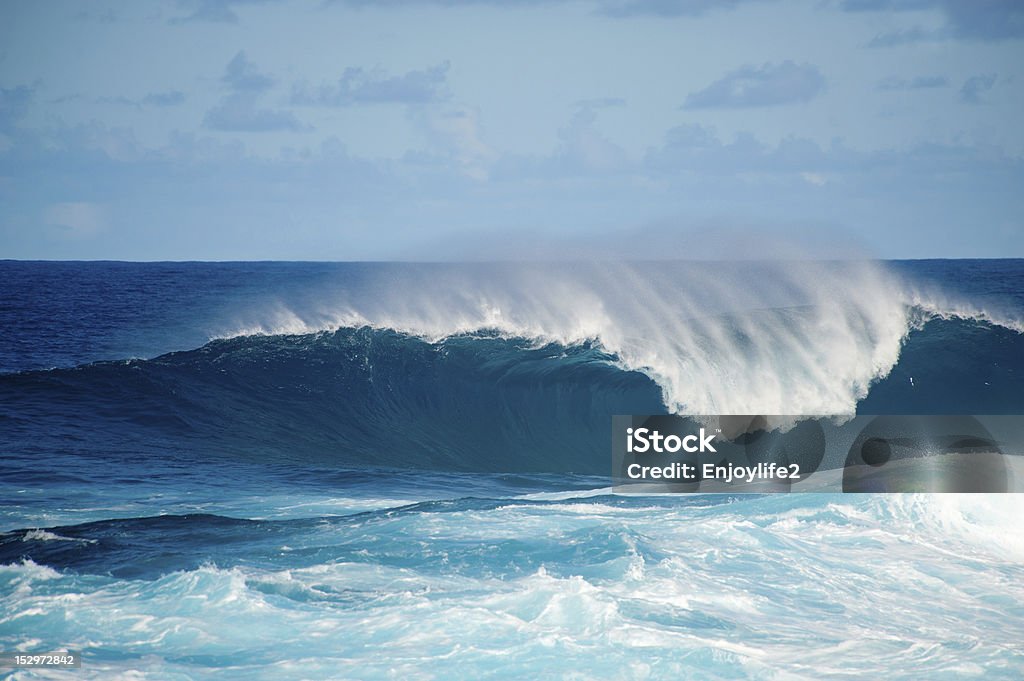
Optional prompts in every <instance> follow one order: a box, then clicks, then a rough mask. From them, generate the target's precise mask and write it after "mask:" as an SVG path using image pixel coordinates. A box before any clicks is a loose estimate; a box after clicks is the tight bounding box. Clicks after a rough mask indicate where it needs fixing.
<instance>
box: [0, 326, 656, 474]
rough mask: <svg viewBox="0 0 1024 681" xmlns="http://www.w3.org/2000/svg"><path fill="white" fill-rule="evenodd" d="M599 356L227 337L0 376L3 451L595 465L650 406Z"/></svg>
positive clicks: (501, 342) (461, 466)
mask: <svg viewBox="0 0 1024 681" xmlns="http://www.w3.org/2000/svg"><path fill="white" fill-rule="evenodd" d="M611 359H612V358H611V357H609V356H608V355H606V354H604V353H602V352H600V351H598V350H596V349H594V348H593V347H590V346H587V345H581V346H576V347H569V348H566V347H562V346H560V345H557V344H547V345H541V346H534V345H532V344H531V343H530V342H528V341H525V340H521V339H519V340H507V339H503V338H499V337H496V336H493V335H490V336H487V335H475V336H456V337H452V338H448V339H445V340H444V341H442V342H439V343H428V342H426V341H424V340H421V339H417V338H413V337H410V336H407V335H404V334H400V333H396V332H394V331H378V330H372V329H369V328H360V329H341V330H339V331H336V332H333V333H321V334H313V335H305V336H274V337H257V336H251V337H241V338H233V339H229V340H219V341H214V342H212V343H209V344H208V345H205V346H203V347H202V348H199V349H198V350H192V351H188V352H176V353H171V354H168V355H164V356H161V357H158V358H156V359H153V360H132V361H128V362H102V363H97V364H91V365H86V366H82V367H78V368H75V369H58V370H52V371H46V372H28V373H23V374H16V375H8V376H3V377H0V403H2V404H4V405H5V407H4V408H3V412H4V421H5V422H6V423H7V427H6V428H5V429H4V432H5V433H6V434H7V437H9V438H11V439H10V440H9V441H8V442H5V443H3V444H4V446H5V447H13V448H19V447H38V446H44V445H42V444H41V443H40V437H43V438H45V439H47V440H48V442H47V443H46V445H45V446H57V447H61V446H67V445H66V444H62V443H74V444H71V445H70V446H72V447H75V448H86V449H92V448H94V449H97V450H100V451H102V450H105V449H112V448H116V447H117V446H119V444H121V443H124V442H125V441H134V446H135V447H138V446H139V444H142V443H145V442H147V441H154V440H156V441H160V442H162V443H164V444H165V445H167V446H171V447H173V446H174V445H177V446H179V447H181V448H183V449H188V450H190V451H193V452H194V451H200V452H206V453H208V454H232V455H237V456H243V457H247V458H256V459H262V460H268V459H269V460H276V461H289V460H291V461H295V460H300V461H307V462H309V461H318V462H325V463H334V464H339V465H344V466H353V465H367V466H397V467H414V468H430V469H440V470H478V471H563V472H571V471H591V472H594V471H597V470H602V471H603V469H604V468H606V467H607V461H606V454H607V451H606V450H607V448H608V442H609V441H610V432H611V431H610V421H609V418H608V417H609V415H610V414H617V413H630V412H632V411H637V410H640V411H643V412H653V413H658V412H660V411H663V410H664V406H663V405H662V404H661V398H660V392H659V389H658V386H657V385H656V384H655V383H654V382H653V381H651V380H650V379H649V378H648V377H646V376H644V375H643V374H641V373H638V372H634V371H623V370H621V369H618V368H616V367H614V366H613V365H612V364H611V362H610V360H611ZM85 433H88V434H89V437H85V436H84V434H85ZM79 436H80V437H79Z"/></svg>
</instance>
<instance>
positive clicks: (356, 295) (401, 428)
mask: <svg viewBox="0 0 1024 681" xmlns="http://www.w3.org/2000/svg"><path fill="white" fill-rule="evenodd" d="M1022 320H1024V261H1022V260H995V261H992V260H986V261H912V262H895V263H857V264H841V263H820V264H808V263H777V264H764V263H762V264H752V263H733V264H721V263H647V264H640V265H633V266H611V265H607V264H599V265H585V264H557V263H555V264H552V263H547V264H541V265H531V266H527V265H513V264H505V265H488V264H471V265H415V264H372V263H370V264H320V263H50V262H44V263H35V262H0V499H2V504H0V524H2V525H3V526H2V527H0V532H3V534H0V565H2V567H0V649H4V650H13V649H28V650H37V651H38V650H47V649H54V648H71V649H77V650H81V651H82V652H83V654H84V660H85V662H84V666H83V669H82V670H80V671H77V672H74V674H75V675H76V678H77V677H81V676H84V677H86V678H111V677H114V676H116V675H118V674H127V673H129V672H133V671H134V672H138V673H139V674H140V675H141V676H142V677H145V678H154V679H167V678H232V679H234V678H237V679H250V678H359V679H362V678H424V679H429V678H442V677H454V678H517V679H518V678H552V679H556V678H557V679H561V678H637V679H648V678H669V677H672V678H708V679H731V678H794V679H796V678H806V679H819V678H847V677H848V676H849V675H853V674H861V675H866V676H869V677H874V678H877V677H884V678H908V679H910V678H913V679H917V678H966V677H974V676H979V675H983V676H984V677H985V678H1006V679H1017V678H1021V676H1022V675H1024V652H1022V650H1021V648H1020V645H1019V642H1020V641H1021V640H1024V530H1022V529H1021V528H1022V526H1021V524H1020V522H1019V519H1020V517H1021V514H1022V513H1024V502H1022V501H1020V499H1019V495H1002V496H985V495H974V496H956V495H934V496H932V495H917V496H912V495H879V496H872V495H851V496H841V495H817V494H808V495H797V494H794V495H780V496H766V497H753V496H740V497H727V496H717V495H704V496H680V497H626V496H619V495H613V494H611V492H610V489H609V484H610V483H609V477H608V476H609V473H610V471H609V458H608V454H609V450H608V443H609V433H610V417H611V415H613V414H630V413H637V414H639V413H660V412H666V411H692V412H696V413H716V412H717V413H753V412H755V411H757V412H759V413H796V414H799V413H840V412H852V411H854V410H856V411H858V412H860V413H873V414H890V413H904V414H907V413H909V414H914V413H930V414H943V413H964V414H971V413H974V414H1021V413H1024V335H1022V333H1021V332H1022V330H1024V324H1022ZM26 677H27V676H26Z"/></svg>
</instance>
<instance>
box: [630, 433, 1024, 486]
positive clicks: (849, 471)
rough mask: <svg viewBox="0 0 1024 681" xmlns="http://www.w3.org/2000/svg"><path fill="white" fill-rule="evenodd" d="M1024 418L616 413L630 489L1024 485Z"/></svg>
mask: <svg viewBox="0 0 1024 681" xmlns="http://www.w3.org/2000/svg"><path fill="white" fill-rule="evenodd" d="M1022 455H1024V416H945V415H943V416H867V415H858V416H736V415H716V416H707V415H701V416H673V415H646V416H616V417H614V419H613V422H612V478H613V484H614V486H615V490H616V491H617V492H626V493H631V492H632V493H637V492H639V493H666V492H669V493H674V492H1024V485H1022V483H1021V482H1018V481H1022V480H1024V456H1022Z"/></svg>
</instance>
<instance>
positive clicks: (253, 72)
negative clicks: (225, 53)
mask: <svg viewBox="0 0 1024 681" xmlns="http://www.w3.org/2000/svg"><path fill="white" fill-rule="evenodd" d="M221 80H222V81H223V82H224V83H226V84H227V86H228V87H229V88H231V89H232V90H234V91H235V92H264V91H265V90H269V89H270V88H271V87H272V86H273V85H274V79H273V78H271V77H270V76H268V75H266V74H263V73H260V71H259V69H257V68H256V65H255V64H253V63H252V62H251V61H249V58H248V57H247V56H246V55H245V52H239V53H237V54H236V55H235V56H234V57H232V58H231V61H229V62H228V65H227V67H226V68H225V69H224V75H223V76H222V77H221Z"/></svg>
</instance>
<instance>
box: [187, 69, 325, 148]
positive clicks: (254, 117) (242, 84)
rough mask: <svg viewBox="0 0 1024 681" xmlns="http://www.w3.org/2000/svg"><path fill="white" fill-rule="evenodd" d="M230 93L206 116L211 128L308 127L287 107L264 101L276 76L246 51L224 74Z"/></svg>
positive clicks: (238, 129) (264, 129)
mask: <svg viewBox="0 0 1024 681" xmlns="http://www.w3.org/2000/svg"><path fill="white" fill-rule="evenodd" d="M221 82H223V83H224V85H225V87H226V88H227V90H228V94H227V95H226V96H225V97H224V98H223V99H221V101H220V103H219V104H217V106H215V107H213V108H212V109H210V110H209V111H208V112H207V113H206V116H205V117H204V118H203V125H204V126H205V127H207V128H209V129H211V130H221V131H226V132H272V131H281V130H285V131H293V132H297V131H301V130H306V129H308V128H307V126H304V125H303V124H302V123H300V122H299V120H298V119H297V118H296V117H295V114H293V113H292V112H291V111H287V110H285V109H270V108H266V107H263V106H262V105H261V103H260V102H261V100H262V98H263V95H264V94H265V93H266V92H267V91H268V90H269V89H270V88H271V87H273V85H274V79H273V78H271V77H270V76H268V75H266V74H264V73H262V72H260V70H259V69H258V68H257V67H256V65H255V64H254V63H252V62H251V61H249V58H248V57H246V55H245V52H238V53H237V54H236V55H235V56H234V57H232V59H231V61H229V62H228V64H227V66H226V67H225V69H224V75H223V76H222V77H221Z"/></svg>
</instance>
